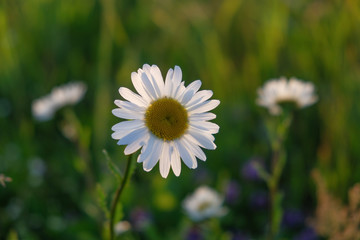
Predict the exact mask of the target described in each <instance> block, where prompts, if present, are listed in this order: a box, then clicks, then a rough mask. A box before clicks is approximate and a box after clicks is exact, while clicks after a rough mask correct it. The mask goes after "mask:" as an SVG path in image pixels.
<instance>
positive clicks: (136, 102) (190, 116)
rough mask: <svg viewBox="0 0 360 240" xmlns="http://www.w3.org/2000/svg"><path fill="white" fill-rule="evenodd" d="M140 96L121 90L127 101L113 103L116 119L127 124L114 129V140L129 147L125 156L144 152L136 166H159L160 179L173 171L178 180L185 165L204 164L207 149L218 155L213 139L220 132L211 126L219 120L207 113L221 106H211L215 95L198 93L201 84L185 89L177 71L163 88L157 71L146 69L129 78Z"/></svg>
mask: <svg viewBox="0 0 360 240" xmlns="http://www.w3.org/2000/svg"><path fill="white" fill-rule="evenodd" d="M131 80H132V82H133V84H134V87H135V89H136V91H137V92H138V93H139V94H140V95H138V94H136V93H134V92H132V91H131V90H129V89H127V88H124V87H121V88H120V89H119V93H120V95H121V96H122V97H123V98H124V99H126V100H128V101H121V100H115V104H116V105H117V106H118V107H119V108H116V109H114V110H113V111H112V113H113V114H114V115H115V116H117V117H119V118H124V119H128V120H129V121H122V122H120V123H118V124H116V125H114V126H113V127H112V130H113V131H114V133H113V134H112V138H113V139H117V140H119V141H118V144H119V145H127V147H126V148H125V151H124V153H125V154H126V155H129V154H132V153H134V152H136V151H137V150H139V149H140V148H142V149H141V153H140V154H139V156H138V159H137V161H138V162H140V163H141V162H142V163H143V168H144V170H145V171H150V170H151V169H152V168H153V167H154V166H155V165H156V164H157V162H158V161H159V162H160V163H159V165H160V173H161V176H162V177H164V178H166V177H167V176H168V174H169V171H170V167H171V168H172V170H173V172H174V174H175V175H176V176H179V175H180V171H181V161H180V158H181V159H182V160H183V162H184V163H185V164H186V166H188V167H189V168H192V169H194V168H196V167H197V160H196V158H199V159H200V160H203V161H205V160H206V155H205V153H204V152H203V151H202V149H201V148H200V147H202V148H205V149H215V148H216V145H215V144H214V140H215V138H214V136H213V134H215V133H217V132H218V131H219V126H218V125H216V124H214V123H211V122H209V120H212V119H214V118H215V117H216V115H215V114H213V113H209V112H208V111H210V110H212V109H214V108H216V107H217V106H218V105H219V103H220V101H219V100H208V99H209V98H210V97H211V96H212V94H213V93H212V91H209V90H202V91H198V90H199V89H200V86H201V81H200V80H196V81H194V82H192V83H191V84H189V85H188V86H187V87H185V86H184V82H183V81H182V72H181V69H180V68H179V67H178V66H175V68H174V70H173V69H170V70H169V71H168V73H167V75H166V79H165V82H164V80H163V77H162V75H161V72H160V69H159V68H158V67H157V66H156V65H152V66H150V65H148V64H144V66H143V68H142V69H139V70H138V72H133V73H132V74H131Z"/></svg>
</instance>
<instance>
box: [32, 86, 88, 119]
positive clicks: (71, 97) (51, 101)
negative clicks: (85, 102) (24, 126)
mask: <svg viewBox="0 0 360 240" xmlns="http://www.w3.org/2000/svg"><path fill="white" fill-rule="evenodd" d="M85 92H86V85H85V84H84V83H82V82H71V83H68V84H65V85H62V86H59V87H55V88H54V89H53V90H52V91H51V93H50V94H48V95H46V96H44V97H42V98H39V99H36V100H34V101H33V103H32V113H33V116H34V117H35V118H36V119H37V120H39V121H47V120H49V119H51V118H52V117H53V116H54V114H55V112H56V111H57V110H58V109H60V108H62V107H64V106H66V105H69V104H75V103H77V102H79V101H80V100H81V99H82V98H83V96H84V94H85Z"/></svg>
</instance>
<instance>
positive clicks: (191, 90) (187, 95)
mask: <svg viewBox="0 0 360 240" xmlns="http://www.w3.org/2000/svg"><path fill="white" fill-rule="evenodd" d="M200 87H201V81H200V80H196V81H194V82H192V83H191V84H189V86H187V88H186V90H185V91H184V93H183V97H182V99H181V103H182V104H183V105H186V103H188V102H189V101H190V100H191V98H192V97H193V96H194V95H195V93H196V92H197V91H198V90H199V88H200Z"/></svg>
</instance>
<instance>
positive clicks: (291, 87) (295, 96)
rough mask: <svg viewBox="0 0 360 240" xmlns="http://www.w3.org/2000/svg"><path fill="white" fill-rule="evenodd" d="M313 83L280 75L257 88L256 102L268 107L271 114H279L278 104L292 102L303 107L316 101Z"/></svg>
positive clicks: (280, 110) (280, 111)
mask: <svg viewBox="0 0 360 240" xmlns="http://www.w3.org/2000/svg"><path fill="white" fill-rule="evenodd" d="M314 91H315V89H314V85H313V84H312V83H310V82H303V81H301V80H298V79H296V78H290V79H289V80H286V78H284V77H282V78H280V79H271V80H269V81H268V82H267V83H265V85H264V86H263V87H262V88H259V89H258V99H257V104H258V105H260V106H263V107H266V108H268V109H269V112H270V113H271V114H272V115H279V114H281V113H282V109H281V107H280V105H279V104H281V103H285V102H291V103H294V104H295V105H296V106H297V107H298V108H304V107H307V106H310V105H312V104H313V103H315V102H316V101H317V96H316V95H315V93H314Z"/></svg>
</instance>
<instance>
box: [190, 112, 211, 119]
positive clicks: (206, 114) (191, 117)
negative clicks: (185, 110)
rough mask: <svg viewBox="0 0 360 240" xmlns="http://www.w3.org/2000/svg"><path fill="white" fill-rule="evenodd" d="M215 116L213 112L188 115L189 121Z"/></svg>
mask: <svg viewBox="0 0 360 240" xmlns="http://www.w3.org/2000/svg"><path fill="white" fill-rule="evenodd" d="M215 118H216V115H215V114H214V113H210V112H207V113H194V114H191V115H190V116H189V120H190V121H209V120H213V119H215Z"/></svg>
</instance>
